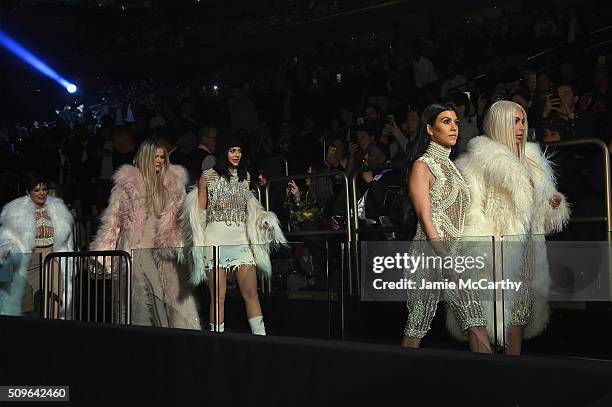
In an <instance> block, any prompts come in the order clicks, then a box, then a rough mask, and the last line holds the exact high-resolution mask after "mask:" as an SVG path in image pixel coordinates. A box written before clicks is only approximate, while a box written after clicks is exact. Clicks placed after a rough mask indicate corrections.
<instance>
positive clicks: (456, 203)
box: [404, 141, 486, 338]
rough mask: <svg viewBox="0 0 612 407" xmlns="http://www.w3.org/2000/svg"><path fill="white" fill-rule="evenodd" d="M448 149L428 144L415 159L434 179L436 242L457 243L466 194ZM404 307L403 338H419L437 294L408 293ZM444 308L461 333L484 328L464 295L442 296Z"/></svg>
mask: <svg viewBox="0 0 612 407" xmlns="http://www.w3.org/2000/svg"><path fill="white" fill-rule="evenodd" d="M450 153H451V149H450V148H447V147H443V146H441V145H439V144H437V143H435V142H433V141H432V142H430V143H429V147H428V148H427V150H426V151H425V153H424V154H423V155H422V156H421V157H420V158H418V161H421V162H424V163H425V164H427V166H428V167H429V170H430V171H431V173H432V174H433V175H434V177H435V180H434V183H433V184H432V186H431V188H430V190H429V198H430V202H431V217H432V222H433V225H434V227H435V228H436V231H437V232H438V235H439V236H440V240H443V241H450V240H455V239H460V238H461V237H462V235H463V227H464V221H465V214H466V212H467V210H468V208H469V205H470V192H469V189H468V187H467V184H466V183H465V181H464V179H463V177H462V176H461V173H460V172H459V170H458V169H457V167H456V166H455V164H454V163H453V162H452V161H451V160H450V159H449V155H450ZM414 240H415V241H425V240H427V236H426V235H425V233H424V232H423V228H422V225H421V224H420V223H419V224H418V226H417V232H416V235H415V238H414ZM434 273H435V275H434V276H430V277H429V278H434V279H438V280H441V279H442V278H441V270H435V271H434ZM411 291H414V292H411V293H410V295H409V298H410V299H409V300H408V302H407V307H408V319H407V321H406V327H405V329H404V335H405V336H408V337H411V338H423V337H424V336H425V334H426V333H427V331H428V330H429V328H430V325H431V321H432V319H433V317H434V315H435V313H436V309H437V306H438V301H439V299H440V290H416V291H415V290H411ZM445 294H446V296H447V300H448V304H449V307H450V309H451V310H452V312H453V313H455V315H456V317H457V321H458V322H459V325H460V327H461V329H462V330H466V329H468V328H470V327H473V326H485V325H486V319H485V318H484V315H483V312H482V307H481V306H480V304H479V303H478V302H477V301H475V300H474V299H473V298H472V296H471V295H470V294H469V293H467V292H466V291H461V292H450V291H447V292H446V293H445Z"/></svg>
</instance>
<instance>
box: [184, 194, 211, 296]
mask: <svg viewBox="0 0 612 407" xmlns="http://www.w3.org/2000/svg"><path fill="white" fill-rule="evenodd" d="M180 220H181V228H182V230H183V242H184V245H185V253H189V252H191V255H192V258H193V267H192V272H191V283H192V284H193V285H198V284H200V283H201V282H202V281H204V280H205V279H206V273H205V270H204V257H205V253H204V247H203V246H204V230H205V229H206V210H204V209H200V206H199V204H198V188H197V187H194V188H192V189H191V191H190V192H189V193H188V194H187V196H186V197H185V201H184V203H183V208H182V210H181V214H180ZM183 252H184V250H179V261H182V262H186V259H185V258H184V255H183Z"/></svg>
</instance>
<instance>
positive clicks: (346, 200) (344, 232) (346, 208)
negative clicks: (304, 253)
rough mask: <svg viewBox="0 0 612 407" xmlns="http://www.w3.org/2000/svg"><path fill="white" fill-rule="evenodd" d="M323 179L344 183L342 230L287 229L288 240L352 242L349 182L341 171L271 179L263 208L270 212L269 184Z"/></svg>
mask: <svg viewBox="0 0 612 407" xmlns="http://www.w3.org/2000/svg"><path fill="white" fill-rule="evenodd" d="M325 177H340V178H341V179H342V180H343V181H344V219H345V220H346V222H345V227H344V228H342V227H340V229H338V230H330V229H329V228H326V229H320V230H308V231H299V232H294V231H291V230H290V228H289V232H288V233H287V234H286V236H287V237H288V238H290V239H295V238H299V237H305V236H324V235H329V236H334V235H336V236H341V235H344V236H346V240H347V241H348V242H350V241H352V233H351V222H350V219H351V208H350V192H349V180H348V177H347V176H346V174H345V173H344V172H342V171H322V172H317V173H314V174H295V175H291V176H288V177H276V178H271V179H270V180H268V182H267V183H266V189H265V208H266V210H270V185H271V184H274V183H281V182H283V183H287V182H289V181H296V180H305V179H315V178H325ZM336 198H337V197H336ZM348 261H349V263H350V262H352V259H350V258H349V260H348ZM348 269H349V270H351V265H350V264H349V266H348ZM349 287H351V288H350V290H351V291H352V287H353V282H352V280H351V276H350V274H349Z"/></svg>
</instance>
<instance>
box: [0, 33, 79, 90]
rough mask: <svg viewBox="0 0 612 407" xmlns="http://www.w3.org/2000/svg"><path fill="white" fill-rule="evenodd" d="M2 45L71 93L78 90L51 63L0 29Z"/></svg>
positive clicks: (0, 43) (0, 44)
mask: <svg viewBox="0 0 612 407" xmlns="http://www.w3.org/2000/svg"><path fill="white" fill-rule="evenodd" d="M0 46H2V47H4V48H6V49H7V50H8V51H9V52H11V53H13V54H14V55H15V56H17V57H19V58H20V59H21V60H22V61H24V62H25V63H27V64H28V65H30V66H31V67H32V68H34V69H36V70H37V71H38V72H40V73H42V74H43V75H45V76H47V77H49V78H51V79H53V80H54V81H55V82H57V83H58V84H59V85H60V86H61V87H63V88H64V89H66V90H67V91H68V92H70V93H74V92H76V90H77V87H76V85H74V84H72V83H70V82H68V81H67V80H66V79H65V78H64V77H62V76H61V75H60V74H58V73H57V72H55V71H54V70H53V69H52V68H51V67H50V66H49V65H47V64H46V63H44V62H43V61H42V60H41V59H39V58H38V57H36V55H34V54H32V53H31V52H30V51H28V50H27V49H25V48H24V47H22V46H21V45H20V44H19V43H18V42H17V41H15V40H14V39H12V38H11V37H9V36H8V34H6V33H5V32H3V31H2V30H0Z"/></svg>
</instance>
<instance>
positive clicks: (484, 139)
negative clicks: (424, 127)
mask: <svg viewBox="0 0 612 407" xmlns="http://www.w3.org/2000/svg"><path fill="white" fill-rule="evenodd" d="M527 134H528V125H527V114H526V112H525V110H524V109H523V108H522V107H521V106H520V105H518V104H517V103H514V102H510V101H506V100H502V101H498V102H495V103H494V104H493V105H492V106H491V107H490V108H489V111H488V113H487V115H486V117H485V120H484V136H479V137H475V138H473V139H472V140H471V141H470V142H469V144H468V146H467V151H466V152H465V154H462V155H461V156H460V157H459V158H458V159H457V160H456V162H455V163H456V165H457V167H458V168H459V170H460V171H461V174H462V175H463V177H464V179H465V181H466V182H467V184H468V186H469V188H470V192H471V196H472V204H471V205H470V208H469V210H468V212H467V214H466V218H465V229H464V236H493V237H494V239H495V240H496V241H500V240H501V241H503V242H506V244H505V245H504V248H503V251H504V253H503V255H504V258H503V271H504V278H510V279H512V280H515V281H518V280H520V281H522V282H523V284H522V286H521V289H520V290H519V291H518V292H517V293H516V294H512V293H510V292H504V294H505V296H506V301H505V302H504V325H505V327H504V328H505V329H504V332H505V334H504V337H502V338H498V343H500V344H501V345H504V346H505V347H506V353H507V354H513V355H518V354H520V352H521V346H522V341H523V338H525V339H528V338H531V337H533V336H536V335H538V334H539V333H540V332H542V330H543V329H544V328H545V326H546V323H547V322H548V292H549V285H550V276H549V274H548V261H547V258H546V248H545V244H544V240H545V239H544V235H546V234H550V233H554V232H559V231H561V230H562V229H563V228H564V227H565V225H566V223H567V221H568V219H569V206H568V203H567V202H566V200H565V197H564V196H563V195H562V194H560V193H559V192H558V191H557V189H556V181H555V176H554V173H553V171H552V168H551V163H550V162H549V161H548V159H547V157H546V156H545V155H544V154H543V153H542V151H541V150H540V148H539V147H538V145H537V144H535V143H530V142H527V140H526V138H527ZM497 247H499V246H496V248H497ZM496 250H497V249H496ZM501 254H502V253H498V255H496V256H495V258H496V260H499V259H501V257H502V256H501ZM496 267H498V268H499V267H501V263H500V262H499V261H498V262H497V264H496ZM485 278H489V279H490V276H485ZM508 297H509V298H508ZM482 305H483V309H484V311H485V314H486V316H487V319H488V324H487V326H488V328H489V337H490V339H492V338H493V337H494V333H493V326H494V324H493V308H494V307H493V306H494V303H493V302H492V301H483V304H482ZM447 325H448V327H449V329H450V331H451V333H452V334H453V335H454V336H455V337H457V338H465V337H464V335H463V334H462V333H461V332H459V329H457V328H458V327H457V323H456V321H455V320H454V319H453V316H452V315H449V316H448V319H447Z"/></svg>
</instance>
